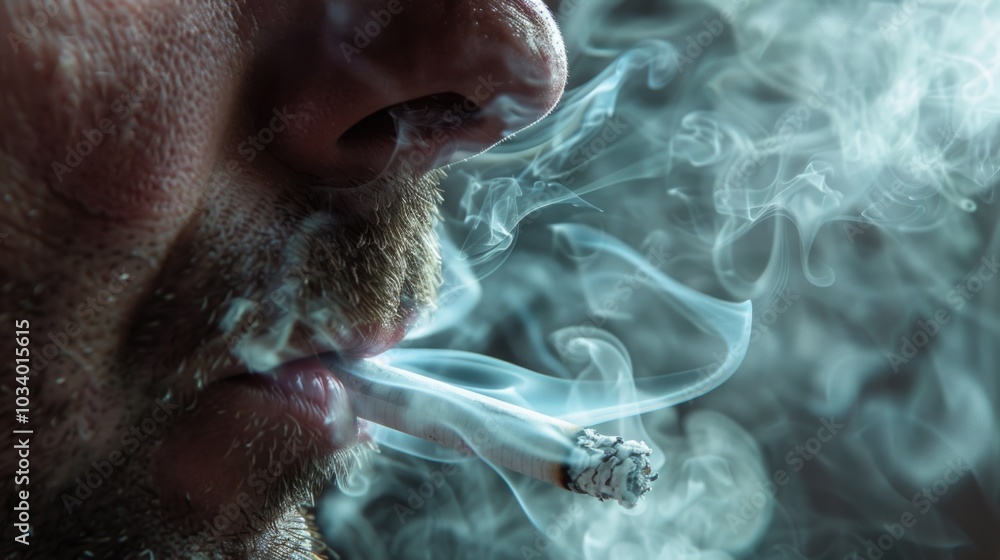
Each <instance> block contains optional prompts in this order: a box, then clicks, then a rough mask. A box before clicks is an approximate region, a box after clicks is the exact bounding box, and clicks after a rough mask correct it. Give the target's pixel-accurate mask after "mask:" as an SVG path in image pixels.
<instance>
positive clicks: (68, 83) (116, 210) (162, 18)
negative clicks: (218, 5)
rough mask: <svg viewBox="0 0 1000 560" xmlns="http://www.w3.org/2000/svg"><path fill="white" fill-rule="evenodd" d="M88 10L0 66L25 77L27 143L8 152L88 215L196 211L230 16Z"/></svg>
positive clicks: (212, 141) (224, 88)
mask: <svg viewBox="0 0 1000 560" xmlns="http://www.w3.org/2000/svg"><path fill="white" fill-rule="evenodd" d="M206 6H209V5H207V4H206ZM91 10H93V12H94V13H91V14H89V15H88V17H92V18H93V21H90V20H88V24H87V25H86V26H83V25H77V27H80V28H79V29H60V30H59V33H58V35H56V34H51V35H46V36H44V37H40V38H39V42H38V44H37V45H36V46H35V47H36V48H35V49H34V50H33V53H30V54H33V55H34V56H29V53H22V54H23V55H24V56H22V57H17V58H15V59H13V60H12V61H11V63H12V64H13V65H14V67H13V68H12V69H8V70H7V72H3V71H0V73H10V74H14V76H11V77H13V78H15V80H14V81H13V82H11V83H15V84H17V83H20V84H23V85H22V86H21V87H16V88H15V91H13V92H12V93H13V95H12V97H13V98H14V99H17V100H18V101H17V103H16V105H17V106H16V110H17V111H18V113H19V114H21V115H23V122H26V123H31V130H30V133H31V136H30V137H31V138H32V139H33V140H34V142H25V143H24V145H23V146H13V147H12V148H11V149H12V151H13V152H14V153H13V154H12V155H13V156H14V157H15V159H18V160H20V161H32V162H33V163H32V167H31V169H30V173H31V174H32V175H33V176H34V177H38V178H41V179H42V181H43V182H44V183H45V184H46V185H47V186H48V188H49V190H50V191H52V192H53V193H54V194H56V195H58V197H60V198H63V199H66V200H71V201H75V202H77V203H79V205H81V206H82V207H83V209H85V210H86V211H87V212H89V213H92V214H95V215H98V216H102V217H112V218H117V219H120V220H124V221H140V222H144V223H149V222H150V221H154V222H163V224H164V225H167V224H173V223H175V222H176V220H177V219H178V218H181V217H183V216H185V215H187V214H189V213H190V211H191V210H192V209H193V208H196V207H197V201H198V200H199V199H200V192H199V191H200V190H203V189H204V188H206V183H207V177H208V176H209V173H210V171H211V164H212V161H213V159H214V155H215V154H214V153H213V152H214V151H215V148H214V146H218V145H219V144H220V137H221V136H222V135H223V134H224V132H223V125H224V123H225V122H227V121H228V120H230V119H232V117H233V112H234V111H235V110H236V109H235V106H234V103H233V101H232V100H233V99H235V97H236V96H235V93H236V92H235V91H234V86H233V84H234V83H235V82H236V81H235V80H233V79H232V76H231V75H232V72H233V70H232V68H234V67H237V66H238V61H237V60H235V58H236V57H237V56H238V53H237V50H236V49H235V47H233V45H234V44H235V43H234V42H233V41H232V40H231V38H230V35H231V33H232V31H228V30H227V29H228V26H227V25H225V20H226V18H229V16H228V15H226V14H224V13H220V12H218V10H213V9H212V8H211V7H203V6H188V7H183V6H177V5H172V4H167V3H164V4H158V5H156V6H151V7H144V8H143V9H142V10H141V11H138V10H135V8H134V7H130V6H129V5H128V4H123V5H120V6H119V5H115V6H103V7H101V8H91ZM66 17H67V18H68V17H69V14H66ZM63 24H64V25H65V22H63ZM166 45H169V46H170V48H164V47H165V46H166ZM8 58H9V57H8ZM18 78H21V79H18ZM39 92H45V93H44V94H42V95H39ZM54 107H60V108H62V110H61V111H56V110H54V109H53V108H54Z"/></svg>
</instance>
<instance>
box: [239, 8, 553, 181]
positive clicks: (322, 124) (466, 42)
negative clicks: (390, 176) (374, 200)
mask: <svg viewBox="0 0 1000 560" xmlns="http://www.w3.org/2000/svg"><path fill="white" fill-rule="evenodd" d="M282 27H283V29H282V31H281V32H280V33H276V34H275V37H274V40H273V42H272V43H271V44H270V46H269V47H268V48H267V49H266V52H264V53H262V55H261V57H260V59H259V61H258V63H257V69H256V71H257V75H258V79H256V80H255V82H256V84H261V87H260V88H259V91H258V93H257V95H256V98H257V100H258V102H257V107H256V109H255V111H256V114H257V117H258V122H259V124H261V125H262V126H268V124H267V123H274V124H277V125H278V126H280V127H282V128H283V130H282V131H281V132H279V133H275V134H274V140H273V142H272V143H271V144H270V146H268V149H269V150H270V151H271V152H272V153H273V154H274V156H275V157H276V158H277V159H279V160H281V161H282V162H283V163H285V164H286V165H288V166H289V167H291V168H293V169H294V170H295V171H297V172H299V173H303V174H307V175H309V176H313V177H318V178H320V179H322V180H324V181H325V182H326V183H328V184H333V185H345V186H347V185H355V184H358V183H361V182H365V181H367V180H370V179H372V178H375V177H377V176H379V175H381V174H385V173H393V172H395V173H400V172H403V173H419V172H423V171H427V170H429V169H432V168H434V167H438V166H441V165H445V164H448V163H452V162H455V161H459V160H461V159H464V158H467V157H470V156H472V155H475V154H477V153H479V152H482V151H483V150H485V149H487V148H489V147H490V146H492V145H494V144H496V143H497V142H500V141H501V140H503V139H504V138H505V137H507V136H509V135H510V134H512V133H514V132H516V131H517V130H520V129H522V128H524V127H525V126H528V125H530V124H532V123H534V122H535V121H537V120H538V119H540V118H542V117H543V116H545V115H546V114H547V113H548V112H549V111H550V110H551V109H552V108H553V107H554V106H555V104H556V103H557V101H558V100H559V97H560V96H561V95H562V92H563V88H564V85H565V82H566V55H565V49H564V47H563V43H562V39H561V37H560V35H559V32H558V29H557V27H556V25H555V22H554V21H553V19H552V17H551V15H550V14H549V12H548V10H547V9H546V8H545V6H544V4H543V2H542V1H541V0H464V1H455V0H451V1H440V2H417V1H409V0H377V1H339V2H337V1H328V2H318V3H315V4H310V5H309V7H306V8H304V9H302V10H299V11H297V12H296V13H295V15H294V17H292V18H290V20H289V21H288V22H287V25H284V26H282ZM276 116H279V117H281V118H280V119H277V120H276V119H275V117H276ZM279 123H280V124H279Z"/></svg>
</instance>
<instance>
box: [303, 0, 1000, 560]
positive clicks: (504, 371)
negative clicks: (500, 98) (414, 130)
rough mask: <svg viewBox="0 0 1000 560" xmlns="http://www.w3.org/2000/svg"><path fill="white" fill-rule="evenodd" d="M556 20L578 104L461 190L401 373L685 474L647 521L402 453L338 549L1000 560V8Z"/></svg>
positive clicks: (380, 460) (742, 0)
mask: <svg viewBox="0 0 1000 560" xmlns="http://www.w3.org/2000/svg"><path fill="white" fill-rule="evenodd" d="M550 5H551V7H552V9H553V11H554V12H555V14H556V16H557V20H558V22H559V24H560V27H561V28H562V31H563V33H564V37H565V40H566V44H567V48H568V51H569V57H570V87H569V89H568V90H567V93H566V95H565V97H564V99H563V101H562V102H561V103H560V105H559V107H558V108H557V109H556V110H555V112H554V113H553V114H552V115H551V116H549V117H548V118H547V119H546V120H544V121H542V122H541V123H539V124H537V125H535V126H533V127H531V128H530V129H528V130H525V131H523V132H521V133H520V134H518V135H517V136H516V137H514V138H513V139H512V140H510V141H508V142H505V143H504V144H501V145H500V146H497V147H496V148H494V149H493V150H492V151H491V152H489V153H488V154H487V155H484V156H481V157H478V158H475V159H472V160H470V161H467V162H464V163H462V164H458V165H455V166H452V167H451V169H449V177H448V179H447V180H446V181H445V183H444V184H443V189H444V194H445V198H446V201H445V206H444V209H445V216H446V217H445V220H444V223H443V224H442V225H441V234H442V237H443V239H444V243H445V269H446V277H447V281H446V284H445V286H443V287H442V292H441V304H440V306H439V309H438V310H437V311H436V312H435V314H434V315H432V316H430V317H428V318H427V320H426V321H425V322H424V324H422V325H421V326H420V328H418V329H417V330H416V331H415V332H414V333H413V334H412V335H411V336H410V337H409V339H408V340H407V341H406V342H405V344H404V346H405V348H404V349H402V350H399V351H396V352H394V353H392V354H390V356H389V357H388V359H389V360H390V361H394V362H396V363H398V364H403V365H405V366H413V367H420V368H423V371H427V372H428V373H429V374H432V375H433V374H434V373H435V371H438V372H440V373H441V374H442V375H445V373H446V372H445V370H446V369H447V368H448V367H449V366H448V364H452V363H461V364H464V365H463V367H466V366H467V367H468V368H472V369H471V370H472V371H475V370H476V368H479V369H481V370H482V373H481V375H479V376H477V377H476V378H475V379H474V380H473V381H470V382H471V383H479V384H480V385H481V386H482V387H483V388H484V390H485V389H489V390H491V391H501V392H507V393H509V394H510V395H511V400H514V401H518V402H521V403H524V404H529V405H531V406H532V407H533V408H536V409H539V410H542V411H544V412H546V413H548V414H553V415H559V416H564V417H572V418H574V419H575V420H576V421H578V422H581V423H586V424H595V423H597V424H598V425H597V426H596V427H598V428H599V429H600V430H601V431H602V432H603V433H607V434H619V435H623V436H625V437H626V438H628V439H642V440H645V441H646V442H647V443H648V444H650V446H652V447H653V450H654V456H653V459H654V462H655V464H656V466H657V469H658V470H659V472H660V479H659V480H658V481H657V482H656V483H655V484H654V488H653V490H652V491H651V492H650V493H649V494H648V495H647V497H646V499H645V500H644V501H643V502H642V504H641V505H640V507H638V508H636V509H634V510H625V509H623V508H621V507H619V506H618V505H617V504H614V503H600V502H597V501H595V500H593V499H590V498H587V497H585V496H577V495H572V494H570V493H568V492H565V491H563V490H559V489H556V488H549V487H544V486H543V485H538V484H535V483H533V482H531V481H528V480H524V479H523V477H519V476H517V475H510V474H509V473H503V472H497V471H495V470H494V469H492V468H491V467H490V466H489V465H486V464H484V463H482V462H480V461H478V460H466V459H462V458H461V457H459V456H457V455H453V454H450V453H448V452H446V451H445V450H442V449H434V448H432V447H431V446H426V445H419V444H416V443H415V442H413V441H411V440H408V439H406V438H399V437H397V436H394V435H393V434H388V433H385V432H378V434H377V435H378V436H379V438H380V440H382V441H383V444H382V446H381V447H382V453H381V455H378V456H377V457H375V459H374V465H373V468H372V469H369V470H366V471H365V472H366V473H367V474H365V475H364V476H362V475H361V474H359V475H358V476H356V477H355V478H353V479H351V480H349V481H343V483H342V484H341V485H340V487H331V488H330V489H329V490H328V491H327V492H326V494H325V495H324V498H323V500H322V501H321V502H320V503H318V504H317V511H318V517H319V521H320V524H321V526H322V527H323V529H324V531H325V537H326V538H327V540H328V542H329V543H330V546H331V547H332V548H333V549H334V550H335V551H337V552H338V553H339V554H340V555H341V557H343V558H348V559H356V558H357V559H383V558H385V559H389V558H391V559H404V558H435V559H437V558H456V559H459V558H461V559H465V558H475V559H476V560H486V559H530V558H574V559H575V558H580V559H583V558H586V559H608V558H622V559H626V558H628V559H631V558H637V559H643V558H651V559H692V560H693V559H712V560H722V559H730V558H768V559H772V558H773V559H800V558H809V559H812V558H823V559H827V558H829V559H843V558H868V559H872V560H877V559H879V558H885V559H892V558H905V559H936V558H956V559H965V558H970V559H989V560H991V559H996V558H1000V531H998V529H1000V432H998V420H1000V418H998V402H1000V376H998V358H1000V349H998V342H1000V314H998V312H1000V301H998V297H997V296H998V294H1000V274H998V272H1000V270H998V268H1000V263H998V259H1000V234H998V230H997V219H996V218H997V205H996V204H995V202H996V201H995V196H996V184H997V170H998V165H1000V154H998V153H997V152H998V146H997V139H998V138H1000V129H998V125H1000V84H998V83H997V81H998V79H1000V42H998V41H997V37H998V36H1000V4H998V3H996V2H992V1H988V0H980V1H970V2H957V1H949V2H941V1H936V0H907V1H903V2H889V1H868V0H864V1H855V0H842V1H836V2H834V1H819V0H689V1H681V0H670V1H667V0H663V1H656V0H646V1H640V0H629V1H628V2H625V1H610V0H565V1H563V2H561V3H550ZM746 302H749V303H746ZM476 356H485V357H488V358H477V357H476ZM476 364H479V365H476ZM483 364H486V365H483ZM543 378H555V379H559V380H561V381H563V383H562V384H561V385H559V386H560V387H564V388H565V390H564V391H562V392H560V393H559V394H554V392H553V391H551V390H547V391H542V390H539V389H533V388H532V387H547V386H548V385H545V384H538V383H531V381H537V380H538V379H543ZM583 381H589V382H593V381H598V382H603V383H606V384H607V388H608V390H607V392H606V401H605V402H595V401H594V400H593V398H592V397H585V396H583V395H582V394H576V393H575V392H574V384H575V383H579V382H583ZM716 385H718V386H717V387H716ZM650 402H655V403H659V404H658V405H657V406H655V407H654V408H658V410H655V411H652V412H647V413H645V414H642V415H639V416H636V415H635V414H636V411H637V409H638V408H640V407H642V406H643V403H646V404H647V405H648V403H650ZM668 405H669V406H668ZM646 408H648V407H646ZM591 411H600V413H594V416H593V418H594V420H595V421H591V422H588V421H587V420H588V418H589V416H588V414H589V413H590V412H591Z"/></svg>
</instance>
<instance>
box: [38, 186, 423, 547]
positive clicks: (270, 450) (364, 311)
mask: <svg viewBox="0 0 1000 560" xmlns="http://www.w3.org/2000/svg"><path fill="white" fill-rule="evenodd" d="M442 177H443V173H441V172H440V171H433V172H430V173H427V174H425V175H423V176H421V177H419V178H412V177H405V176H393V177H386V178H381V179H378V180H376V181H372V182H369V183H367V184H365V185H360V186H357V187H353V188H340V189H332V188H328V187H323V186H308V185H307V186H303V185H297V186H295V187H294V188H289V189H287V190H277V189H276V192H274V193H273V194H270V197H269V198H267V199H265V200H263V201H262V202H260V203H259V204H258V205H257V206H256V207H253V208H247V207H246V206H242V207H240V206H238V205H233V204H232V203H231V202H230V201H229V199H226V198H223V197H222V196H221V195H222V194H223V193H222V192H221V191H220V190H219V189H215V196H211V197H206V198H205V199H203V202H202V203H201V204H199V207H198V208H194V209H191V211H190V212H189V213H188V217H187V218H186V220H188V221H187V222H186V224H185V225H184V226H183V227H181V228H179V230H178V231H179V232H180V233H179V235H178V236H177V238H176V239H175V240H174V242H173V245H172V246H171V248H170V250H169V252H168V253H167V257H166V258H165V259H163V261H162V263H152V262H151V263H150V264H149V265H150V266H155V267H157V271H158V277H157V281H156V282H155V284H154V287H153V288H152V289H150V290H149V292H148V294H146V295H145V298H144V300H143V303H142V305H139V306H137V308H136V309H135V311H134V313H133V315H132V319H131V320H130V321H129V324H128V328H127V336H125V337H123V340H124V343H123V344H122V346H121V348H119V351H118V352H117V353H116V355H115V356H114V359H109V360H107V361H106V362H104V367H101V372H100V375H94V374H93V373H91V374H90V381H89V383H88V387H87V389H88V390H87V393H88V394H89V395H90V396H91V397H92V399H93V400H92V401H91V402H90V403H88V404H86V405H85V406H87V407H90V408H94V407H97V408H101V409H103V410H104V412H107V411H108V410H111V411H112V412H115V413H117V414H115V416H117V417H118V423H117V425H115V426H113V427H110V428H111V429H107V430H106V431H107V432H108V434H111V435H113V436H117V434H121V433H123V432H125V431H126V430H127V429H129V428H130V427H132V426H135V425H137V424H138V422H139V421H140V420H142V419H143V418H144V417H145V416H148V414H149V411H150V410H151V409H153V408H154V407H155V406H157V403H169V406H171V407H172V408H176V410H177V412H176V413H175V414H174V415H173V416H172V417H171V418H170V420H169V422H167V423H165V424H163V425H162V426H161V427H158V428H157V432H155V433H153V434H152V435H151V436H150V437H149V438H148V439H147V440H144V441H143V442H142V443H141V445H139V446H138V447H137V448H136V449H131V450H129V453H128V455H127V457H126V462H125V464H124V465H123V466H121V467H118V472H115V473H114V474H113V475H111V476H109V477H106V479H103V480H102V483H101V484H100V486H99V487H98V488H96V489H94V490H93V495H92V496H88V497H87V499H86V500H83V501H82V502H81V503H80V505H79V506H77V507H71V508H68V507H67V506H66V502H65V501H64V499H63V498H64V497H65V496H67V495H69V496H76V493H77V492H78V489H79V484H78V481H77V480H73V481H69V480H68V479H72V478H74V477H75V476H76V475H81V474H85V473H90V472H91V471H93V470H94V467H92V465H93V459H94V458H95V457H96V458H98V459H101V458H106V457H107V456H108V453H109V451H111V450H113V449H116V448H117V447H120V446H118V438H117V437H108V438H107V440H108V441H109V442H110V444H109V446H105V447H104V448H103V449H101V450H99V451H96V452H95V450H94V448H93V445H92V444H91V446H90V447H89V448H88V447H85V445H86V444H84V443H81V442H80V441H73V440H72V439H70V438H67V440H66V442H65V443H64V447H63V449H61V450H60V452H61V453H63V454H66V453H67V448H68V449H69V452H68V454H69V455H70V456H71V457H72V458H71V459H70V460H69V464H72V465H74V468H73V469H71V472H73V473H74V475H72V476H69V477H62V478H64V480H62V481H60V482H61V484H58V483H54V484H53V491H51V492H46V494H45V495H44V498H41V499H42V500H43V501H44V503H45V504H46V506H45V507H43V508H40V511H45V512H47V515H45V514H43V515H39V517H38V519H37V520H36V519H33V521H35V528H36V534H37V535H40V536H44V539H43V538H41V537H40V538H39V539H37V540H39V541H41V542H37V543H36V545H35V546H32V547H31V554H30V555H29V556H26V558H56V557H59V558H63V557H76V556H79V555H85V554H86V555H88V556H89V557H93V558H131V557H141V554H142V553H143V551H145V550H149V551H151V552H153V553H154V554H155V557H157V558H160V557H167V558H171V557H185V558H242V557H245V558H258V557H263V558H272V557H273V558H286V557H289V558H291V557H299V556H296V554H299V555H302V554H304V553H306V552H307V551H316V550H318V549H320V548H322V547H321V546H319V543H320V542H321V541H320V540H319V539H318V537H317V531H316V530H315V526H314V525H313V524H312V522H311V513H310V509H309V508H310V504H311V503H312V499H313V497H314V496H315V495H316V494H317V493H318V492H319V491H321V490H322V488H323V487H324V486H325V485H326V484H329V483H330V482H331V480H332V479H339V478H343V477H345V476H348V475H349V473H350V472H351V470H352V469H353V468H356V467H357V465H358V464H360V463H361V461H362V460H363V458H364V455H365V454H366V453H367V451H369V450H370V449H371V444H370V443H364V442H362V443H360V444H355V445H353V446H351V447H349V448H346V449H342V450H338V451H337V452H335V453H334V454H332V455H330V454H325V456H324V454H323V453H320V452H317V451H316V450H315V446H314V445H312V444H311V443H310V441H311V439H312V438H316V437H321V436H320V435H318V434H311V433H308V431H307V432H306V433H305V434H300V435H301V436H302V441H301V450H300V452H299V455H298V459H297V460H296V461H295V463H294V464H293V465H291V466H289V467H288V468H286V469H285V470H284V472H283V473H282V476H280V477H277V478H276V479H275V480H274V482H273V483H271V484H268V485H267V488H266V490H265V491H263V492H261V493H259V494H257V495H255V496H254V505H253V507H251V508H249V509H248V510H247V511H244V512H243V514H242V515H241V518H240V520H239V521H236V522H234V524H233V525H232V526H231V527H230V528H228V530H227V531H223V532H222V533H221V534H213V535H211V536H210V537H209V538H206V535H205V530H204V518H205V517H206V516H207V517H211V516H212V515H214V514H215V511H216V510H215V509H213V510H212V511H208V512H200V513H199V514H198V515H194V514H189V512H188V509H186V507H185V505H184V504H181V505H178V504H176V503H174V504H167V503H165V501H164V499H163V495H162V494H163V492H162V491H161V488H159V487H158V485H157V482H156V480H155V478H156V477H155V476H153V474H152V473H153V472H154V470H155V469H156V468H157V460H156V458H155V457H156V452H157V450H158V449H159V447H160V445H161V443H162V442H163V440H164V439H165V438H167V437H170V436H171V434H172V433H175V432H176V431H177V429H178V428H177V427H178V426H185V425H186V426H187V427H188V428H190V426H191V425H192V424H195V425H199V424H200V422H201V419H203V418H205V417H207V416H208V415H211V416H213V417H214V418H213V420H212V422H215V423H218V422H220V420H219V418H218V416H220V415H222V416H225V419H224V421H227V422H230V423H231V424H233V425H236V424H238V423H240V422H242V423H247V422H249V424H250V425H255V424H254V422H255V417H254V411H253V410H233V409H224V408H220V407H218V406H217V405H218V403H215V402H213V401H212V399H211V397H205V395H206V392H205V391H204V389H205V388H206V387H208V388H209V389H211V383H212V382H213V381H214V380H216V379H218V378H219V372H220V371H228V372H230V373H232V372H234V371H250V372H256V371H265V370H268V369H270V368H273V367H275V366H277V365H279V364H281V363H283V362H286V361H289V360H292V359H296V358H300V357H302V356H306V355H312V354H315V353H317V352H325V351H334V352H339V353H344V354H351V353H353V352H356V351H359V349H365V348H372V347H373V346H374V347H377V346H378V341H377V340H373V338H378V337H379V336H380V334H379V333H383V332H384V331H385V330H386V329H394V328H400V327H399V326H400V325H405V324H406V323H407V322H409V321H410V320H412V318H413V316H414V314H415V313H416V312H417V311H418V310H420V309H426V308H429V307H431V306H433V303H434V298H435V294H436V292H437V288H438V286H439V284H440V282H441V259H440V252H439V242H438V238H437V235H436V233H435V225H436V223H437V221H438V218H439V214H438V204H439V202H440V200H441V197H440V193H439V192H438V184H439V182H440V180H441V178H442ZM210 191H211V189H210ZM228 194H232V193H231V192H230V193H228ZM255 194H258V195H259V194H260V193H255ZM258 198H265V197H258ZM132 254H133V256H134V255H136V254H139V255H141V254H142V251H141V248H137V249H136V250H135V251H133V253H132ZM66 373H67V374H72V373H74V372H72V371H67V372H66ZM73 404H74V403H67V402H56V403H51V404H48V403H46V404H43V405H42V406H44V407H46V408H47V409H48V411H49V412H47V413H45V414H48V417H50V418H58V417H60V412H61V411H62V410H66V408H67V406H72V405H73ZM75 404H76V405H80V403H79V402H76V403H75ZM248 419H249V420H248ZM288 428H289V427H288V425H275V424H273V423H272V424H271V425H269V426H261V427H260V429H259V430H257V431H255V432H254V437H252V438H249V439H248V441H242V440H236V441H233V445H231V446H229V449H228V451H227V449H226V448H220V449H219V450H218V454H219V457H220V460H221V457H222V455H223V454H224V453H229V454H231V453H239V454H243V456H244V458H245V460H240V461H239V464H241V465H246V469H245V470H237V471H233V472H228V473H227V477H229V478H230V479H232V480H234V481H235V483H234V484H236V486H238V487H247V486H248V485H249V484H250V483H251V482H252V477H253V476H254V474H255V471H256V470H259V466H260V465H261V464H265V463H264V462H265V461H268V460H269V458H273V455H274V452H275V449H278V448H279V447H280V446H281V445H282V444H283V443H284V442H286V441H287V440H288V433H289V432H288ZM175 501H176V500H175ZM187 508H190V505H188V506H187ZM68 509H69V510H71V511H70V512H69V513H67V510H68ZM306 557H308V556H306Z"/></svg>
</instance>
